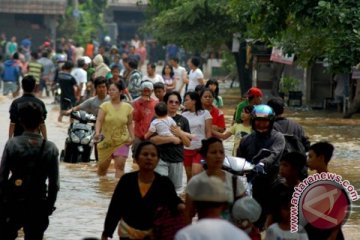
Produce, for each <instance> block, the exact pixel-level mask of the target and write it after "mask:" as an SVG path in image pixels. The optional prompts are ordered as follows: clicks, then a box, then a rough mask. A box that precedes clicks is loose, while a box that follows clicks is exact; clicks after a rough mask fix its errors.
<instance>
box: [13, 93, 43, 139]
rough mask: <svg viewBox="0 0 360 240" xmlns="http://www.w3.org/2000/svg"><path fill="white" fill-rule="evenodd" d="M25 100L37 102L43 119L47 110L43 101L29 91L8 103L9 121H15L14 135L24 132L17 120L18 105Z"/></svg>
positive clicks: (25, 101)
mask: <svg viewBox="0 0 360 240" xmlns="http://www.w3.org/2000/svg"><path fill="white" fill-rule="evenodd" d="M27 102H33V103H35V104H38V105H39V106H40V107H41V109H42V111H43V120H44V121H45V119H46V114H47V111H46V107H45V104H44V102H43V101H41V100H40V99H38V98H36V97H35V96H34V95H33V94H31V93H24V94H23V95H22V96H21V97H19V98H18V99H15V100H14V101H13V102H12V103H11V105H10V111H9V113H10V122H11V123H15V129H14V136H19V135H21V134H22V133H23V132H24V128H23V127H22V126H21V124H20V122H19V107H20V106H21V105H22V104H24V103H27Z"/></svg>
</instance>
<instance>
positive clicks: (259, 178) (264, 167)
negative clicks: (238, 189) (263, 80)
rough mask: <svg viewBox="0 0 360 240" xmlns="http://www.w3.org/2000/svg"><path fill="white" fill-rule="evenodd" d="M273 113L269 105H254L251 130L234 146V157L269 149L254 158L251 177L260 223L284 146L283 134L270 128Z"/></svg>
mask: <svg viewBox="0 0 360 240" xmlns="http://www.w3.org/2000/svg"><path fill="white" fill-rule="evenodd" d="M274 121H275V113H274V111H273V110H272V108H271V107H269V106H268V105H264V104H262V105H257V106H255V107H254V109H253V111H252V112H251V125H252V129H253V132H252V133H251V134H249V135H247V136H245V137H244V138H243V139H242V140H241V142H240V145H239V148H238V150H237V157H242V158H245V159H246V160H248V161H252V160H253V159H254V157H256V156H257V155H258V154H259V152H261V150H262V149H267V150H269V152H268V153H269V154H268V155H267V156H264V157H263V158H261V159H260V160H259V159H257V160H255V162H252V163H253V164H255V168H254V178H253V179H252V185H253V189H252V192H253V197H254V199H255V200H257V201H258V202H259V204H260V205H261V207H262V209H263V211H262V214H261V217H260V219H259V221H258V222H257V224H256V225H257V226H258V227H259V228H260V229H261V228H262V227H263V224H264V221H265V216H266V213H267V212H268V209H269V205H268V194H269V189H271V185H272V183H274V182H275V180H276V178H277V175H278V172H279V161H280V158H281V156H282V153H283V151H284V148H285V138H284V136H283V134H281V133H280V132H278V131H276V130H274V129H273V124H274Z"/></svg>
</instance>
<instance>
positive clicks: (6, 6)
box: [0, 0, 67, 15]
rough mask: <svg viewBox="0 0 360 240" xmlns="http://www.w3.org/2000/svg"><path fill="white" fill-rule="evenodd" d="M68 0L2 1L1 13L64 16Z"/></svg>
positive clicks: (0, 2) (0, 5)
mask: <svg viewBox="0 0 360 240" xmlns="http://www.w3.org/2000/svg"><path fill="white" fill-rule="evenodd" d="M66 2H67V1H66V0H0V12H2V13H22V14H49V15H62V14H64V13H65V8H66Z"/></svg>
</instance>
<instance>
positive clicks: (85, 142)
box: [81, 135, 91, 145]
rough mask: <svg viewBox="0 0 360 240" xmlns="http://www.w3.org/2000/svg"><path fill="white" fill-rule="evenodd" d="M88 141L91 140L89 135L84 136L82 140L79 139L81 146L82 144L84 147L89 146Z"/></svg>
mask: <svg viewBox="0 0 360 240" xmlns="http://www.w3.org/2000/svg"><path fill="white" fill-rule="evenodd" d="M90 140H91V135H90V136H86V137H84V138H83V139H81V144H84V145H86V144H89V142H90Z"/></svg>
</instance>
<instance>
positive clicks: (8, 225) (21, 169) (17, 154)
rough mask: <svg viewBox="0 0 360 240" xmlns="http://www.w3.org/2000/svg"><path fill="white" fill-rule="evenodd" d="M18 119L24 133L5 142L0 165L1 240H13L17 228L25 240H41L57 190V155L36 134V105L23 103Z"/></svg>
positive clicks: (38, 116) (38, 115) (39, 114)
mask: <svg viewBox="0 0 360 240" xmlns="http://www.w3.org/2000/svg"><path fill="white" fill-rule="evenodd" d="M29 116H31V117H29ZM19 117H20V124H22V125H23V127H24V129H25V131H24V133H23V134H22V135H21V136H17V137H13V138H11V139H9V141H8V142H7V143H6V146H5V149H4V152H3V155H2V159H1V165H0V199H1V202H0V239H7V240H8V239H9V240H10V239H16V238H17V235H18V230H19V229H20V228H23V230H24V233H25V239H42V238H43V235H44V232H45V230H46V229H47V227H48V225H49V215H51V214H52V212H53V211H54V209H55V207H54V205H55V201H56V197H57V193H58V191H59V163H58V155H59V153H58V149H57V147H56V146H55V144H54V143H52V142H50V141H47V140H45V139H44V138H42V136H41V135H40V134H39V132H38V131H39V130H38V129H39V126H40V124H41V123H42V121H43V113H42V109H41V107H40V106H39V105H37V104H35V103H33V102H26V103H24V104H22V105H21V106H20V107H19Z"/></svg>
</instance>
